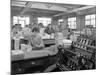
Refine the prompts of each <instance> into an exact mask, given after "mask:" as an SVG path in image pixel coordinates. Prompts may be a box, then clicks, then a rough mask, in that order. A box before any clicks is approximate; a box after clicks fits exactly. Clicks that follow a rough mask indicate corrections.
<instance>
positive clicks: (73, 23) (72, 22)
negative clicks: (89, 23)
mask: <svg viewBox="0 0 100 75" xmlns="http://www.w3.org/2000/svg"><path fill="white" fill-rule="evenodd" d="M68 25H69V28H70V29H76V17H73V18H68Z"/></svg>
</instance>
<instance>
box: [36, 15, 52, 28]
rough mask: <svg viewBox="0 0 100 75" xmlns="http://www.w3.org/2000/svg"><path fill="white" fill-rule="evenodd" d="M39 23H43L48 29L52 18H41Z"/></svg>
mask: <svg viewBox="0 0 100 75" xmlns="http://www.w3.org/2000/svg"><path fill="white" fill-rule="evenodd" d="M39 23H42V24H43V25H44V26H45V27H46V26H48V24H51V18H44V17H39V18H38V24H39Z"/></svg>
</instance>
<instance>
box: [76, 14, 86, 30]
mask: <svg viewBox="0 0 100 75" xmlns="http://www.w3.org/2000/svg"><path fill="white" fill-rule="evenodd" d="M84 27H85V16H84V15H77V17H76V29H77V30H79V31H82V30H83V29H84Z"/></svg>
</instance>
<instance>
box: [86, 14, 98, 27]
mask: <svg viewBox="0 0 100 75" xmlns="http://www.w3.org/2000/svg"><path fill="white" fill-rule="evenodd" d="M87 16H90V18H89V19H86V17H87ZM91 16H94V17H93V18H92V17H91ZM93 20H94V24H92V23H93V22H92V21H93ZM86 21H89V22H90V24H86ZM87 25H92V26H93V27H96V14H90V15H85V26H87Z"/></svg>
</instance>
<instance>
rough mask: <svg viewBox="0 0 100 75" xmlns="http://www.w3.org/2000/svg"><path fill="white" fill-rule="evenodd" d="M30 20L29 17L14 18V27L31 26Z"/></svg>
mask: <svg viewBox="0 0 100 75" xmlns="http://www.w3.org/2000/svg"><path fill="white" fill-rule="evenodd" d="M29 23H30V18H29V17H20V16H13V25H15V24H21V26H22V27H24V26H25V25H29Z"/></svg>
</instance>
